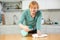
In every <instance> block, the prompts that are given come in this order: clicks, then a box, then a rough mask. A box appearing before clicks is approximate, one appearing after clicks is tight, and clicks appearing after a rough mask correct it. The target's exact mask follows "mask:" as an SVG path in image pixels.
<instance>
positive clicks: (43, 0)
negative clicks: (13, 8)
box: [22, 0, 47, 10]
mask: <svg viewBox="0 0 60 40" xmlns="http://www.w3.org/2000/svg"><path fill="white" fill-rule="evenodd" d="M31 1H32V0H27V1H26V0H24V1H22V10H25V9H28V8H29V4H30V2H31ZM37 2H38V4H39V9H40V10H43V9H47V6H46V5H47V0H38V1H37Z"/></svg>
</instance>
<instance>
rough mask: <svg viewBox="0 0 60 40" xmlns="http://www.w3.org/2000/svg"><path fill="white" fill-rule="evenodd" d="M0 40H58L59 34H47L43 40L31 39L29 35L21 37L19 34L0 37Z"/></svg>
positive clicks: (38, 39)
mask: <svg viewBox="0 0 60 40" xmlns="http://www.w3.org/2000/svg"><path fill="white" fill-rule="evenodd" d="M0 40H60V34H48V36H47V37H44V38H33V37H32V36H31V35H28V36H27V37H22V36H21V35H20V34H9V35H8V34H7V35H0Z"/></svg>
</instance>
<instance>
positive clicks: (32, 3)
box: [29, 1, 39, 9]
mask: <svg viewBox="0 0 60 40" xmlns="http://www.w3.org/2000/svg"><path fill="white" fill-rule="evenodd" d="M31 5H37V8H38V9H39V5H38V3H37V2H36V1H32V2H31V3H30V4H29V8H30V7H31Z"/></svg>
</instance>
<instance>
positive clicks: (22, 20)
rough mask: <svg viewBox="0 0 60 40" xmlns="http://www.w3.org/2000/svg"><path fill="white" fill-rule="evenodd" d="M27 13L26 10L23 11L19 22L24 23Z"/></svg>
mask: <svg viewBox="0 0 60 40" xmlns="http://www.w3.org/2000/svg"><path fill="white" fill-rule="evenodd" d="M25 14H26V11H23V13H22V14H21V16H20V19H19V21H18V24H20V23H21V24H23V22H24V20H25Z"/></svg>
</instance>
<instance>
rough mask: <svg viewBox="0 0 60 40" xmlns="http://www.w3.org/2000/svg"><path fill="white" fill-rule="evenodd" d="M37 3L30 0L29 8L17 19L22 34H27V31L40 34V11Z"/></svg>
mask: <svg viewBox="0 0 60 40" xmlns="http://www.w3.org/2000/svg"><path fill="white" fill-rule="evenodd" d="M38 9H39V5H38V3H37V2H36V1H32V2H31V3H30V5H29V9H27V10H25V11H24V12H23V13H22V15H21V18H20V20H19V27H20V29H21V34H22V36H27V35H28V33H37V34H38V35H40V34H41V32H40V29H41V19H42V18H41V17H42V15H41V12H40V11H39V10H38Z"/></svg>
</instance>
